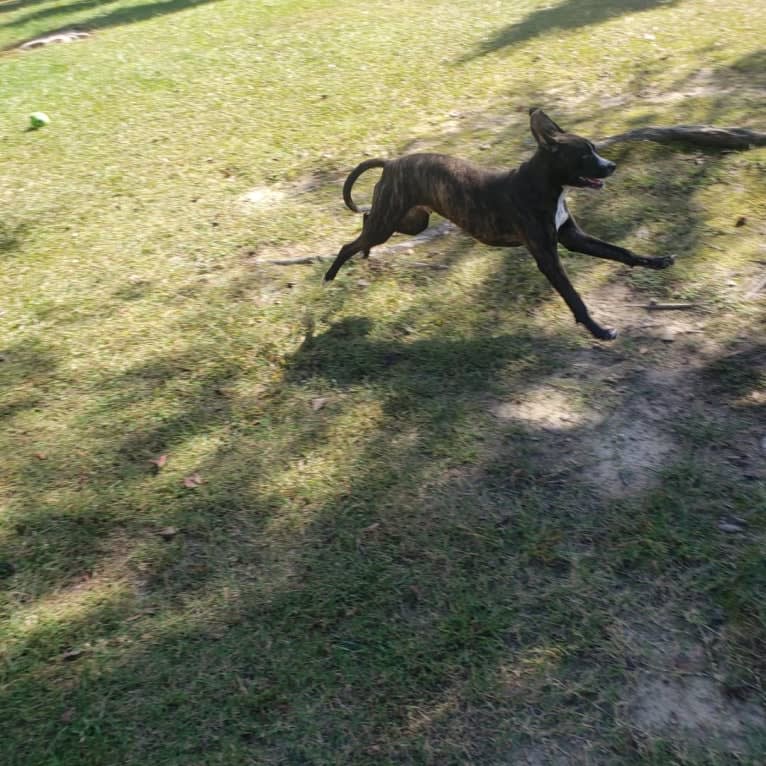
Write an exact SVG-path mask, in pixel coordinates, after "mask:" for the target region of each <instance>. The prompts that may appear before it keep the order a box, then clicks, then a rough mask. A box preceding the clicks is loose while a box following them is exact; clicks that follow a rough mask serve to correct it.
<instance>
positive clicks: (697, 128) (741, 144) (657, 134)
mask: <svg viewBox="0 0 766 766" xmlns="http://www.w3.org/2000/svg"><path fill="white" fill-rule="evenodd" d="M621 141H655V142H657V143H659V144H669V143H673V142H674V141H680V142H684V143H688V144H694V145H695V146H705V147H710V148H713V149H750V148H751V147H753V146H766V133H760V132H759V131H755V130H747V129H746V128H715V127H713V126H712V125H675V126H672V127H669V128H653V127H649V128H636V129H635V130H629V131H628V132H627V133H619V134H618V135H616V136H609V137H608V138H604V139H603V140H601V141H599V142H598V143H597V146H598V147H599V148H600V147H604V146H610V145H611V144H616V143H619V142H621Z"/></svg>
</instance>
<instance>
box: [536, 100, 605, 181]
mask: <svg viewBox="0 0 766 766" xmlns="http://www.w3.org/2000/svg"><path fill="white" fill-rule="evenodd" d="M529 127H530V128H531V129H532V135H533V136H534V137H535V141H537V145H538V146H539V147H540V149H542V150H543V151H545V152H548V153H549V154H550V156H551V159H552V161H553V165H554V167H555V168H556V173H557V176H559V177H560V179H559V180H561V183H562V184H563V185H564V186H580V187H583V188H588V189H601V188H602V187H603V186H604V180H603V179H604V178H607V177H608V176H610V175H612V173H614V171H615V169H616V168H617V165H615V164H614V162H610V161H609V160H605V159H604V158H603V157H601V156H599V154H598V153H597V152H596V147H595V146H593V144H592V143H591V142H590V141H588V139H587V138H583V137H582V136H576V135H575V134H574V133H567V132H566V131H565V130H562V129H561V128H560V127H559V126H558V125H556V123H555V122H554V121H553V120H552V119H551V118H550V117H548V115H547V114H545V112H543V111H542V109H531V110H530V112H529Z"/></svg>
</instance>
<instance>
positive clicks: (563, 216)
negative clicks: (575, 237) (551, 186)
mask: <svg viewBox="0 0 766 766" xmlns="http://www.w3.org/2000/svg"><path fill="white" fill-rule="evenodd" d="M568 218H569V211H568V210H567V197H566V192H561V194H560V195H559V203H558V205H556V231H558V230H559V229H560V228H561V227H562V226H563V224H564V222H565V221H566V220H567V219H568Z"/></svg>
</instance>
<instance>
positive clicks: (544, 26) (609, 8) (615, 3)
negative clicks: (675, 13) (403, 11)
mask: <svg viewBox="0 0 766 766" xmlns="http://www.w3.org/2000/svg"><path fill="white" fill-rule="evenodd" d="M677 2H678V0H564V2H561V3H559V4H557V5H555V6H553V7H547V8H541V9H540V10H537V11H533V12H532V13H530V14H529V15H528V16H527V17H526V18H524V19H523V20H522V21H520V22H518V23H515V24H509V25H508V26H506V27H504V28H503V29H500V30H498V31H497V32H496V33H495V34H494V35H493V36H492V37H490V38H489V39H487V40H485V41H484V42H482V43H480V44H479V46H478V47H477V49H476V50H475V51H473V52H472V53H468V54H466V55H465V56H464V57H463V58H461V59H460V60H459V61H458V63H460V64H465V63H467V62H469V61H472V60H474V59H477V58H481V57H482V56H486V55H488V54H490V53H495V52H496V51H499V50H502V49H503V48H507V47H508V46H511V45H516V44H519V43H524V42H526V41H527V40H530V39H532V38H533V37H539V36H541V35H545V34H547V33H549V32H552V31H566V30H572V29H580V28H581V27H588V26H592V25H596V24H601V23H603V22H605V21H609V20H611V19H613V18H616V17H617V16H624V15H627V14H631V13H640V12H641V11H647V10H651V9H652V8H656V7H657V6H671V5H675V4H676V3H677Z"/></svg>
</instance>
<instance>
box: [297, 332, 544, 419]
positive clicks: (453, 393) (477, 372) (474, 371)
mask: <svg viewBox="0 0 766 766" xmlns="http://www.w3.org/2000/svg"><path fill="white" fill-rule="evenodd" d="M374 331H375V327H374V325H373V323H372V322H371V321H370V320H369V319H367V318H366V317H347V318H344V319H341V320H340V321H338V322H336V323H334V324H332V325H331V326H330V327H329V328H328V329H327V330H326V331H325V332H322V333H320V334H318V335H314V333H313V332H311V331H309V332H308V333H307V335H306V337H305V339H304V341H303V343H302V344H301V346H300V347H299V348H298V349H297V351H295V353H294V354H292V355H291V356H289V357H287V358H286V360H285V375H286V378H287V380H288V381H290V382H298V383H307V382H309V381H312V382H313V383H314V384H316V383H319V384H320V385H325V386H329V387H331V388H334V389H344V388H350V387H353V386H355V385H359V384H362V385H364V384H368V385H369V384H373V385H375V386H376V387H379V388H380V389H381V391H382V392H384V391H385V392H387V393H386V399H387V402H388V405H389V406H390V408H391V409H393V410H396V411H397V412H398V411H400V410H401V409H402V408H404V409H407V402H410V404H411V405H412V406H413V407H416V406H417V401H418V400H421V401H422V400H423V399H433V398H436V397H446V398H447V399H450V398H451V399H454V398H455V397H459V396H461V395H464V394H471V393H473V394H476V393H479V392H482V391H486V390H488V389H489V388H490V387H491V385H492V384H491V381H492V379H493V378H494V377H495V376H496V375H497V373H498V372H499V371H500V370H501V369H502V368H503V367H505V366H507V365H508V364H509V363H514V365H518V364H520V363H521V364H523V366H524V368H525V374H526V375H528V376H529V377H530V378H531V379H534V378H536V377H539V376H541V375H543V374H545V370H546V368H547V364H546V362H545V359H546V356H547V352H546V349H545V348H544V346H545V343H544V342H543V347H541V345H540V339H539V338H538V339H535V338H533V336H532V335H531V334H523V333H519V334H502V335H495V336H492V335H485V334H479V335H471V336H468V337H454V336H453V337H439V336H436V337H428V338H414V339H410V337H409V332H408V331H407V330H402V331H401V333H402V334H401V337H390V336H391V330H390V328H387V329H386V332H387V333H388V334H389V337H374V335H375V332H374Z"/></svg>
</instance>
